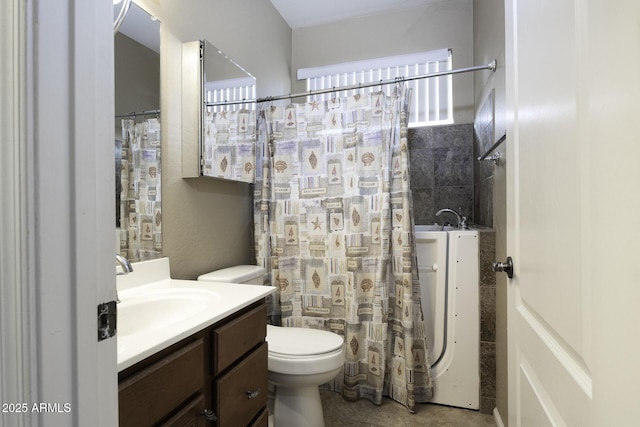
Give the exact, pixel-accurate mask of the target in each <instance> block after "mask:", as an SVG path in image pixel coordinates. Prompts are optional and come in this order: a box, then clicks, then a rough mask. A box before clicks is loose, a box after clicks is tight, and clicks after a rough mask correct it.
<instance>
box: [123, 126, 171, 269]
mask: <svg viewBox="0 0 640 427" xmlns="http://www.w3.org/2000/svg"><path fill="white" fill-rule="evenodd" d="M161 169H162V161H161V145H160V122H159V121H158V119H157V118H153V119H147V120H144V121H142V122H140V123H136V122H135V120H134V119H123V120H122V155H121V169H120V171H121V172H120V181H121V184H122V185H121V189H122V192H121V193H120V254H121V255H123V256H125V257H126V258H127V259H128V260H129V261H131V262H135V261H144V260H149V259H155V258H160V257H161V256H162V199H161V194H162V191H161V177H162V171H161Z"/></svg>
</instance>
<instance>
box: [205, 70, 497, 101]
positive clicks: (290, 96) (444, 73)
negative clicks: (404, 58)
mask: <svg viewBox="0 0 640 427" xmlns="http://www.w3.org/2000/svg"><path fill="white" fill-rule="evenodd" d="M497 66H498V62H497V61H496V60H495V59H494V60H493V61H491V62H490V63H488V64H487V65H476V66H474V67H467V68H458V69H457V70H449V71H438V72H435V73H429V74H421V75H419V76H413V77H396V78H395V79H388V80H380V81H377V82H371V83H364V84H363V83H358V84H354V85H349V86H334V87H332V88H328V89H318V90H310V91H307V92H300V93H294V94H288V95H279V96H267V97H265V98H258V99H243V100H241V101H220V102H208V103H206V104H205V106H206V107H214V106H219V105H237V104H249V103H254V102H255V103H261V102H271V101H279V100H282V99H293V98H298V97H301V96H313V95H321V94H323V93H331V92H339V91H342V90H354V89H363V88H367V87H374V86H382V85H389V84H394V83H401V82H405V81H411V80H420V79H428V78H431V77H440V76H447V75H449V74H460V73H468V72H471V71H482V70H491V71H496V68H497Z"/></svg>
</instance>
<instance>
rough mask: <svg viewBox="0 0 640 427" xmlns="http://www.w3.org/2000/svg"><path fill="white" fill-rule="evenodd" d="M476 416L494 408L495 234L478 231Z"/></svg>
mask: <svg viewBox="0 0 640 427" xmlns="http://www.w3.org/2000/svg"><path fill="white" fill-rule="evenodd" d="M479 244H480V248H479V249H480V412H482V413H485V414H491V413H493V408H495V406H496V273H494V272H493V270H492V264H493V261H494V260H495V253H496V234H495V232H494V231H493V230H492V229H487V230H480V242H479Z"/></svg>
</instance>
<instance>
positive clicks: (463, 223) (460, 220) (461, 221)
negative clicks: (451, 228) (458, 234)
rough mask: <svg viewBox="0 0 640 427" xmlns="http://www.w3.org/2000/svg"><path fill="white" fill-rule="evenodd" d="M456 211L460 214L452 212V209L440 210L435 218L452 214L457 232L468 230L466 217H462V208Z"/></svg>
mask: <svg viewBox="0 0 640 427" xmlns="http://www.w3.org/2000/svg"><path fill="white" fill-rule="evenodd" d="M458 210H459V211H460V213H458V212H456V211H454V210H453V209H440V210H439V211H438V212H436V216H440V215H441V214H443V213H445V212H449V213H452V214H454V215H455V216H456V221H457V226H458V230H466V229H467V228H469V227H468V226H467V217H464V216H462V208H458Z"/></svg>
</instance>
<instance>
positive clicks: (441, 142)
mask: <svg viewBox="0 0 640 427" xmlns="http://www.w3.org/2000/svg"><path fill="white" fill-rule="evenodd" d="M408 137H409V152H410V159H411V187H412V193H413V209H414V217H415V222H416V224H433V223H435V222H439V223H440V224H442V223H443V222H445V221H446V222H451V223H455V217H454V216H453V215H451V214H446V215H443V216H441V217H436V216H435V214H436V212H437V211H438V210H440V209H443V208H449V209H454V210H456V211H457V210H458V208H462V214H463V215H464V216H466V217H467V220H468V221H469V222H474V215H473V124H464V125H450V126H430V127H421V128H410V129H409V135H408Z"/></svg>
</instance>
